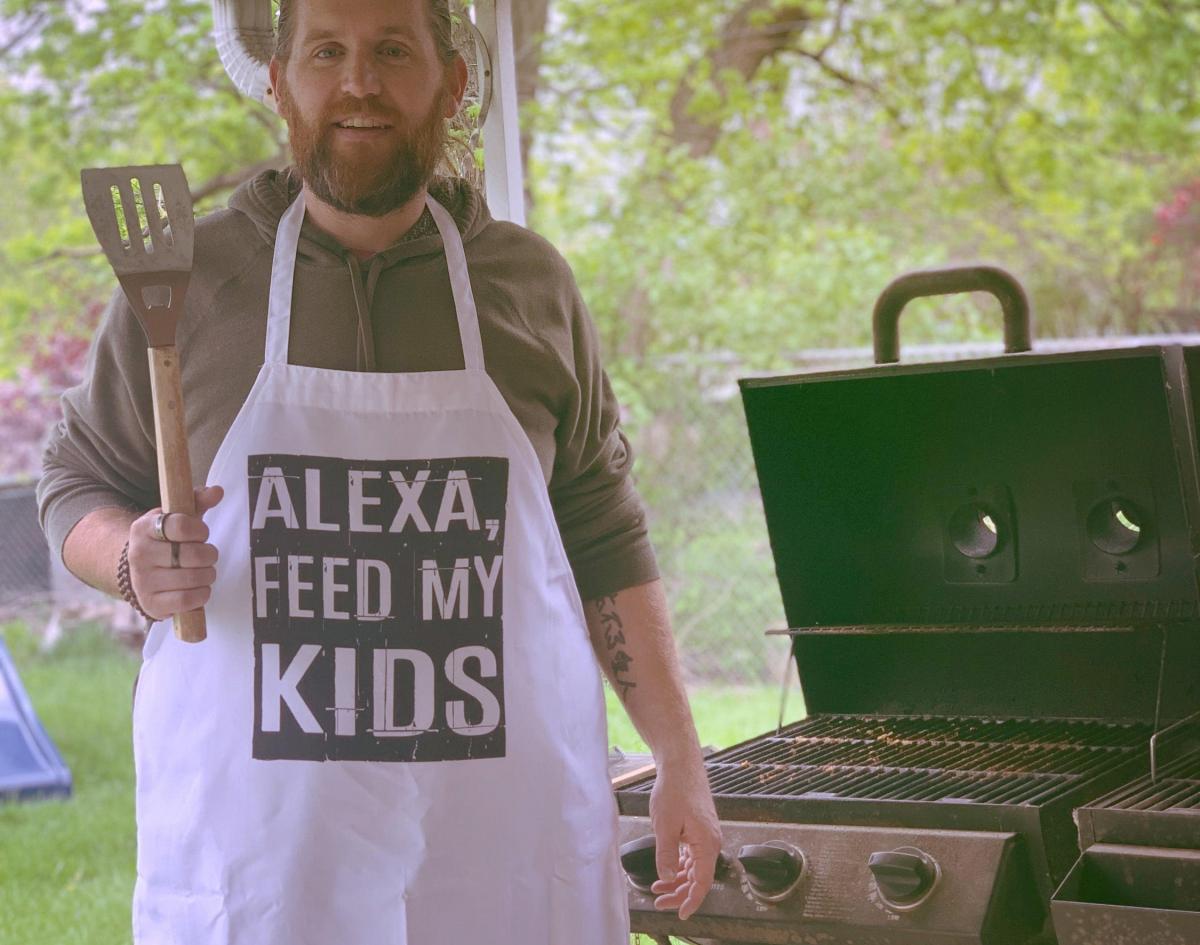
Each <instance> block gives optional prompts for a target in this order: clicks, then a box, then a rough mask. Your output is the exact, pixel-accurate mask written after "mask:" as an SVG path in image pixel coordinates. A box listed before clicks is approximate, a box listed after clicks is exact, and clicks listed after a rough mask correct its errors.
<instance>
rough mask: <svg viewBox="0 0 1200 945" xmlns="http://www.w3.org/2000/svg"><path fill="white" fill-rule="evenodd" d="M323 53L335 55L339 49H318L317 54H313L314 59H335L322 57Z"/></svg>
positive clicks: (324, 47)
mask: <svg viewBox="0 0 1200 945" xmlns="http://www.w3.org/2000/svg"><path fill="white" fill-rule="evenodd" d="M322 53H335V54H336V53H337V47H335V46H322V47H321V48H320V49H318V50H317V51H316V52H314V53H313V58H314V59H332V58H333V57H332V56H325V55H322Z"/></svg>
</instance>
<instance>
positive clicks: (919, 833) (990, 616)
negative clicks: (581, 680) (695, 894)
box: [617, 347, 1200, 945]
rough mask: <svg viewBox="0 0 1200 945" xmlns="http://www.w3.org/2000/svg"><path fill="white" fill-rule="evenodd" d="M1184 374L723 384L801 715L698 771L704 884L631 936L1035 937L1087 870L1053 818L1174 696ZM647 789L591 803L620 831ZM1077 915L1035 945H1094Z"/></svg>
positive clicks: (952, 372) (1184, 582) (1179, 684)
mask: <svg viewBox="0 0 1200 945" xmlns="http://www.w3.org/2000/svg"><path fill="white" fill-rule="evenodd" d="M1189 371H1200V355H1197V354H1196V352H1195V351H1185V350H1184V349H1180V348H1165V347H1152V348H1142V349H1130V350H1124V351H1106V352H1096V353H1084V354H1069V355H1053V356H1036V355H1028V354H1021V355H1014V356H1006V357H1003V358H996V359H988V360H985V361H975V362H956V363H952V364H936V365H883V366H877V367H875V368H869V369H863V370H859V371H844V372H833V373H828V374H816V375H796V376H790V377H782V378H765V379H755V380H747V381H743V382H742V394H743V403H744V405H745V408H746V416H747V422H748V426H749V430H750V439H751V445H752V448H753V451H754V456H755V464H756V467H757V470H758V477H759V485H760V488H761V492H762V497H763V505H764V509H765V512H766V518H767V527H768V532H769V534H770V538H771V547H772V553H773V555H774V558H775V565H776V574H777V577H778V580H779V584H780V589H781V593H782V597H783V601H784V608H785V612H786V614H787V618H788V621H789V624H790V625H791V630H790V631H789V632H790V634H791V636H792V652H793V656H794V658H795V662H796V667H797V677H798V679H799V682H800V686H801V688H802V690H803V693H804V698H805V704H806V707H807V709H808V711H809V713H810V715H809V717H808V718H806V719H804V720H803V721H801V722H798V723H796V724H794V725H792V726H789V727H788V728H786V729H783V730H782V731H778V732H767V733H765V734H763V735H761V736H759V737H757V738H754V739H751V740H749V741H747V742H744V743H742V744H740V745H735V746H733V747H732V748H729V749H726V750H724V751H722V752H719V753H717V754H714V755H712V756H710V757H709V758H708V759H707V762H706V767H707V770H708V775H709V781H710V784H711V786H712V788H713V794H714V798H715V801H716V806H717V811H718V814H719V815H720V817H721V820H722V824H723V829H724V832H725V834H726V843H725V848H724V854H725V857H726V867H725V871H724V876H723V878H719V884H718V886H717V888H716V890H715V892H714V894H713V895H711V896H710V898H709V899H707V900H706V901H705V903H704V905H703V906H702V907H701V909H700V911H699V912H698V913H697V914H696V915H695V916H693V917H692V918H691V919H689V920H688V921H687V922H684V923H681V922H679V921H678V919H677V918H674V917H672V916H671V915H666V914H660V913H656V912H654V911H653V908H652V901H651V899H650V897H648V896H647V895H646V894H645V893H644V891H641V890H638V889H637V888H636V887H635V886H633V885H632V884H631V890H630V906H631V913H632V917H633V928H634V929H635V930H642V931H647V932H652V933H654V934H656V935H660V936H661V935H664V934H668V933H669V934H675V935H686V936H688V937H689V938H694V939H701V940H709V941H713V942H723V943H732V942H737V943H768V942H771V943H774V942H797V943H800V942H803V943H809V942H811V943H816V942H821V943H824V945H935V943H956V945H959V943H962V945H967V943H979V945H984V943H986V945H1050V943H1053V942H1055V941H1056V940H1057V939H1056V932H1055V927H1054V924H1053V923H1052V922H1051V918H1050V916H1051V908H1050V900H1051V896H1052V894H1053V892H1054V890H1055V888H1056V887H1058V886H1059V885H1060V884H1063V885H1064V887H1065V885H1066V884H1067V883H1071V882H1074V883H1076V885H1077V887H1078V888H1080V889H1083V890H1085V891H1086V890H1087V889H1090V888H1092V887H1094V886H1096V885H1097V884H1100V885H1101V886H1103V884H1104V882H1106V881H1107V880H1105V879H1103V877H1104V876H1107V875H1109V874H1110V873H1111V869H1109V873H1105V871H1104V870H1105V868H1108V864H1109V863H1110V862H1111V861H1104V862H1103V863H1102V864H1101V866H1100V867H1087V873H1086V875H1084V873H1083V872H1081V871H1082V870H1083V868H1082V867H1080V866H1079V865H1078V864H1077V860H1078V859H1079V855H1080V848H1081V846H1087V844H1088V843H1090V842H1092V840H1090V839H1089V840H1085V841H1084V843H1083V844H1081V843H1080V841H1079V835H1078V834H1077V830H1076V825H1075V823H1074V821H1073V819H1072V817H1073V812H1074V811H1075V810H1076V809H1082V810H1081V816H1083V815H1084V814H1085V812H1086V810H1087V805H1088V804H1089V803H1091V802H1093V801H1094V800H1095V799H1096V798H1099V797H1102V796H1105V795H1107V794H1109V793H1110V792H1114V791H1115V790H1118V789H1121V788H1122V786H1127V785H1129V784H1131V783H1137V782H1138V779H1139V778H1142V777H1143V776H1144V775H1145V774H1146V772H1147V771H1148V768H1149V751H1148V746H1149V742H1150V737H1151V735H1152V734H1153V733H1154V732H1155V731H1156V730H1158V729H1160V728H1162V727H1163V726H1165V725H1167V724H1168V723H1170V722H1173V721H1176V720H1180V719H1183V718H1185V717H1187V716H1189V715H1191V714H1192V713H1195V712H1197V710H1200V673H1197V670H1196V667H1198V666H1200V592H1198V589H1197V576H1196V555H1197V554H1198V553H1200V486H1198V485H1197V483H1198V478H1197V448H1196V442H1197V431H1196V421H1195V418H1196V416H1197V414H1198V413H1200V409H1198V406H1200V400H1198V399H1197V392H1196V391H1195V390H1194V389H1193V386H1192V384H1191V375H1190V374H1189ZM1198 376H1200V375H1198ZM652 787H653V776H652V775H651V776H649V777H646V778H643V779H642V780H640V781H637V782H634V783H632V784H629V785H627V786H625V787H624V788H623V789H621V790H619V791H618V792H617V800H618V805H619V808H620V813H621V815H622V823H623V827H622V829H623V839H624V840H634V839H637V838H638V837H644V836H645V835H646V834H647V833H648V832H649V827H648V823H647V821H646V820H645V818H646V815H647V813H648V805H649V795H650V790H651V788H652ZM1128 796H1131V795H1128ZM1134 806H1136V805H1134ZM1110 808H1111V805H1110ZM1140 811H1141V808H1140V807H1139V808H1138V809H1137V811H1134V810H1132V809H1131V810H1128V811H1124V813H1125V814H1129V815H1132V816H1133V817H1134V819H1137V818H1139V817H1140V816H1141V814H1140ZM1116 813H1118V811H1117V810H1116V809H1115V808H1111V809H1109V810H1108V811H1107V814H1116ZM1107 814H1106V815H1101V814H1100V813H1099V811H1098V810H1097V812H1096V817H1097V818H1098V819H1094V820H1091V821H1087V822H1088V823H1094V824H1097V825H1099V824H1102V823H1105V822H1106V821H1105V819H1104V818H1105V816H1107ZM1188 816H1191V815H1188ZM1083 823H1084V821H1081V829H1082V827H1083ZM1097 829H1099V827H1097ZM1163 829H1164V830H1168V831H1169V830H1170V828H1166V827H1164V828H1163ZM1147 835H1148V836H1150V835H1151V834H1147ZM772 837H774V838H777V839H775V840H773V841H772V840H771V839H770V838H772ZM1159 839H1161V837H1159ZM772 842H773V843H774V844H775V846H776V847H777V848H778V849H784V848H787V849H788V850H791V851H793V858H794V859H795V860H796V861H800V860H803V862H804V864H805V869H806V870H807V872H802V873H801V878H800V879H799V880H798V881H797V885H796V886H795V887H794V890H793V892H792V893H791V894H790V895H791V898H789V899H784V900H781V901H768V900H767V899H766V898H765V897H764V896H763V895H762V889H761V888H760V887H759V886H756V884H755V875H754V874H753V869H757V867H755V866H754V865H753V864H754V859H753V858H750V859H749V860H747V863H749V864H750V865H748V866H746V867H745V868H743V866H742V865H741V861H740V860H739V857H738V853H739V848H740V847H744V846H747V845H748V844H749V845H750V846H755V847H756V848H761V847H762V845H763V844H768V845H769V844H770V843H772ZM1192 846H1194V844H1192ZM1185 852H1186V851H1185ZM1185 859H1186V857H1185ZM1073 864H1076V865H1075V866H1074V867H1073ZM1102 867H1103V868H1102ZM1187 868H1188V867H1180V869H1181V870H1183V869H1187ZM1156 869H1157V870H1158V872H1156ZM906 871H907V872H906ZM1143 872H1144V874H1145V875H1146V876H1147V877H1150V879H1148V880H1147V882H1151V883H1152V882H1153V881H1154V877H1158V876H1160V875H1166V874H1169V873H1170V872H1171V870H1170V868H1165V867H1164V868H1161V869H1159V868H1158V867H1157V866H1155V865H1151V866H1150V867H1147V868H1146V870H1144V871H1143ZM897 875H899V876H900V881H899V884H897V879H896V877H897ZM1177 875H1179V876H1184V875H1185V874H1184V873H1182V872H1181V873H1178V874H1177ZM1186 875H1189V876H1190V875H1191V874H1190V873H1189V874H1186ZM1096 876H1099V877H1101V878H1100V879H1096V878H1095V877H1096ZM904 883H907V884H908V887H905V886H904ZM903 888H917V889H918V890H919V895H918V898H917V899H916V900H915V901H913V900H906V899H904V898H903V896H899V898H898V894H896V893H895V890H896V889H903ZM1110 898H1116V897H1115V896H1110ZM1159 901H1162V900H1159ZM1056 906H1057V904H1056ZM1159 911H1162V910H1159ZM1160 918H1161V916H1160ZM1167 918H1168V919H1170V918H1171V917H1169V916H1168V917H1167ZM1072 921H1074V922H1076V925H1078V924H1079V921H1082V920H1078V919H1077V917H1076V918H1072ZM1100 921H1110V920H1108V919H1103V920H1100ZM1155 921H1157V919H1156V920H1155ZM1164 921H1166V920H1164ZM1164 927H1165V926H1164ZM1095 929H1096V927H1095V926H1089V927H1088V929H1087V934H1089V935H1093V937H1092V938H1083V937H1075V938H1064V939H1062V941H1063V942H1064V945H1065V943H1066V942H1071V943H1073V945H1074V943H1078V945H1082V943H1083V942H1085V941H1087V942H1089V943H1094V942H1097V941H1110V940H1112V941H1116V940H1119V939H1111V938H1106V937H1103V936H1101V937H1099V938H1097V937H1095V934H1094V933H1095ZM1130 941H1131V943H1137V942H1141V941H1155V942H1158V941H1160V940H1159V939H1144V940H1143V939H1131V940H1130ZM1161 941H1162V942H1164V943H1166V942H1173V941H1174V939H1168V938H1164V939H1161ZM1180 941H1183V940H1180ZM1187 941H1200V938H1193V939H1187Z"/></svg>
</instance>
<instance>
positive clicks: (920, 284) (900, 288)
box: [872, 265, 1032, 364]
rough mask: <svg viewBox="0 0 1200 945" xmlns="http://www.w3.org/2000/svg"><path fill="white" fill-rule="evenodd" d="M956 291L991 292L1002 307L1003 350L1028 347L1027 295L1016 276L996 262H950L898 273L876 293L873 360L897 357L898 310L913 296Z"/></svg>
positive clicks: (1010, 351) (889, 360) (884, 361)
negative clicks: (935, 266) (898, 274)
mask: <svg viewBox="0 0 1200 945" xmlns="http://www.w3.org/2000/svg"><path fill="white" fill-rule="evenodd" d="M958 292H990V293H991V294H992V295H994V296H995V297H996V299H997V300H998V301H999V302H1000V308H1001V309H1002V310H1003V311H1004V350H1005V352H1006V353H1008V354H1016V353H1018V352H1021V351H1028V350H1030V348H1031V346H1032V345H1031V341H1030V328H1029V320H1030V308H1029V297H1028V296H1027V295H1026V294H1025V289H1024V288H1023V287H1022V286H1021V283H1019V282H1018V281H1017V280H1016V278H1015V277H1014V276H1013V275H1011V274H1010V273H1009V272H1007V271H1005V270H1004V269H1001V268H1000V267H999V266H985V265H979V266H950V267H947V268H944V269H918V270H916V271H915V272H906V273H905V274H904V275H902V276H897V277H896V278H895V279H893V280H892V282H891V283H890V284H889V285H888V287H887V288H886V289H884V290H883V291H882V292H881V293H879V298H878V299H877V300H876V302H875V313H874V315H873V316H872V323H873V332H874V338H875V363H876V364H895V363H896V362H897V361H899V360H900V333H899V322H900V312H901V311H902V310H903V309H904V306H906V305H907V304H908V303H909V302H911V301H912V300H913V299H922V298H927V297H929V296H932V295H953V294H955V293H958Z"/></svg>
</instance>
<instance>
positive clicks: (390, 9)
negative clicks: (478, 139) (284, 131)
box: [271, 0, 465, 216]
mask: <svg viewBox="0 0 1200 945" xmlns="http://www.w3.org/2000/svg"><path fill="white" fill-rule="evenodd" d="M428 6H429V4H428V0H353V2H350V3H347V0H301V2H300V3H299V5H298V6H297V8H296V10H295V13H294V15H295V16H296V21H295V34H294V37H293V43H292V49H291V56H290V58H289V60H288V62H287V67H286V69H281V68H280V67H279V63H278V62H276V61H272V63H271V80H272V83H273V84H274V85H275V88H276V90H277V92H278V99H279V111H280V114H281V115H282V116H283V118H284V120H285V121H286V122H287V124H288V136H289V138H290V140H291V144H292V152H293V154H294V155H295V158H296V164H297V166H298V167H299V169H300V173H301V176H302V177H303V178H304V181H305V183H307V184H308V186H309V189H311V190H312V192H313V193H314V194H316V195H317V196H318V197H319V198H320V199H321V200H323V201H325V203H327V204H329V205H330V206H332V207H333V208H334V209H336V210H340V211H342V212H344V213H353V214H362V215H366V216H382V215H384V214H386V213H389V212H391V211H392V210H395V209H397V208H398V207H401V206H403V205H404V204H405V203H407V202H408V201H410V200H411V199H412V198H413V197H414V196H416V194H417V193H419V192H420V190H421V188H422V187H424V186H425V185H426V184H427V183H428V182H429V179H430V177H432V175H433V172H434V169H435V168H436V167H437V163H438V160H439V159H440V158H441V156H442V150H443V148H444V146H445V126H444V123H443V119H445V118H448V117H450V116H451V115H453V114H454V111H455V110H456V109H457V107H458V99H459V98H460V97H461V95H462V88H461V84H460V83H459V82H458V77H459V70H457V69H455V68H454V66H450V67H447V66H446V65H444V64H443V63H442V62H441V60H440V59H439V58H438V54H437V48H436V45H435V42H434V38H433V33H432V30H431V27H430V13H429V10H428ZM462 71H465V70H462ZM364 124H365V125H369V127H347V126H348V125H360V126H361V125H364Z"/></svg>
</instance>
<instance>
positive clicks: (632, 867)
mask: <svg viewBox="0 0 1200 945" xmlns="http://www.w3.org/2000/svg"><path fill="white" fill-rule="evenodd" d="M618 852H619V853H620V855H621V866H622V867H623V868H624V870H625V873H626V875H628V876H629V882H631V883H632V884H633V886H634V888H635V889H638V890H640V891H641V892H644V893H648V892H650V884H651V883H653V882H654V881H655V880H656V879H658V866H657V865H656V864H655V862H654V834H648V835H647V836H645V837H638V838H637V839H636V840H630V841H629V842H628V843H623V844H621V849H620V850H619V851H618Z"/></svg>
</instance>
